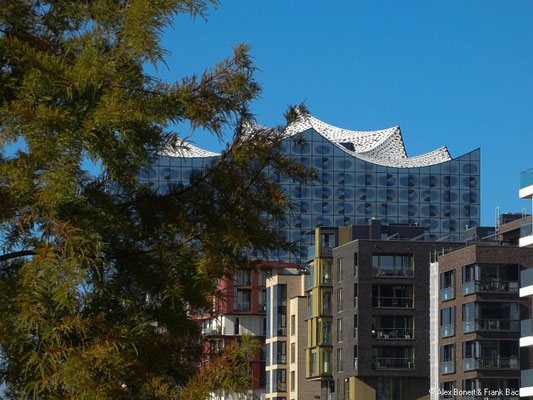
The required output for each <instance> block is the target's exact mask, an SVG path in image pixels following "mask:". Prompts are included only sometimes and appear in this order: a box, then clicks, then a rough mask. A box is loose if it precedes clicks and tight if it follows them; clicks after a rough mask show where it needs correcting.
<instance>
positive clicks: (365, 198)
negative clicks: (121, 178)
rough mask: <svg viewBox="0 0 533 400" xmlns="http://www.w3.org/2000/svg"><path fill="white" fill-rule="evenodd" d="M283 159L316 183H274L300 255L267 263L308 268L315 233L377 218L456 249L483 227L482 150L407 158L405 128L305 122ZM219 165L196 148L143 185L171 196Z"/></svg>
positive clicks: (275, 256) (284, 229) (164, 159)
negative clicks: (310, 173)
mask: <svg viewBox="0 0 533 400" xmlns="http://www.w3.org/2000/svg"><path fill="white" fill-rule="evenodd" d="M282 151H283V153H284V154H285V155H288V156H290V157H292V158H293V159H294V160H295V161H299V162H302V163H303V164H305V165H306V166H308V167H313V168H315V170H316V172H317V177H318V179H317V181H316V182H313V183H312V184H309V185H298V184H296V183H295V182H292V181H290V180H287V179H283V178H280V177H274V178H275V179H276V180H277V181H278V182H279V183H280V184H281V186H282V187H283V189H284V190H285V192H286V193H287V195H288V196H289V197H290V199H291V200H292V203H293V205H294V207H295V212H293V213H291V215H289V216H287V220H286V222H285V223H283V224H280V225H279V226H278V229H279V232H280V234H282V235H283V236H285V237H287V238H288V239H290V240H291V241H295V242H296V243H298V245H299V247H298V251H297V253H296V254H292V253H289V252H285V251H283V250H278V251H275V252H273V253H271V254H268V255H260V257H262V258H266V257H268V258H269V259H270V260H273V261H282V262H287V261H295V262H303V261H304V260H305V258H306V256H307V248H308V246H310V245H311V244H312V238H311V237H310V236H309V235H306V234H305V233H306V232H307V231H309V230H310V229H314V228H315V227H317V226H346V225H354V224H355V225H364V224H366V223H367V222H368V220H369V219H371V218H377V219H379V220H381V221H382V223H384V224H387V223H390V224H393V223H399V224H418V225H420V226H422V227H424V228H426V229H427V231H428V234H429V237H428V239H429V240H437V239H441V240H450V241H453V240H458V239H459V236H460V235H461V233H463V232H465V230H466V229H467V227H472V226H478V225H479V221H480V210H479V207H480V180H479V176H480V151H479V149H477V150H474V151H472V152H470V153H467V154H465V155H463V156H460V157H458V158H453V159H452V157H451V156H450V153H449V152H448V150H447V148H446V147H442V148H439V149H437V150H435V151H432V152H430V153H427V154H423V155H419V156H414V157H408V156H407V153H406V150H405V147H404V144H403V139H402V134H401V131H400V128H399V127H394V128H389V129H385V130H378V131H352V130H347V129H341V128H336V127H333V126H331V125H328V124H326V123H324V122H321V121H319V120H317V119H316V118H314V117H311V116H307V117H302V120H301V121H300V122H297V123H294V124H292V125H291V126H290V127H289V128H288V129H287V130H286V138H285V139H284V141H283V146H282ZM216 157H218V154H216V153H213V152H209V151H205V150H202V149H199V148H197V147H194V146H192V145H190V146H189V148H188V149H184V150H183V151H180V152H179V153H175V152H172V151H170V150H169V151H167V152H166V153H164V155H162V156H161V157H160V158H159V159H158V160H157V162H156V163H155V164H154V165H153V166H152V167H151V168H148V169H146V170H145V171H144V172H143V173H142V175H141V177H140V179H141V181H143V182H150V183H152V184H153V185H155V186H156V187H157V188H158V189H159V190H160V191H161V192H165V191H167V190H168V188H169V186H170V185H173V184H174V183H176V182H183V183H187V182H188V181H189V176H190V173H191V171H192V170H194V169H201V168H203V167H205V166H206V165H209V164H210V163H211V162H212V161H213V160H214V159H216Z"/></svg>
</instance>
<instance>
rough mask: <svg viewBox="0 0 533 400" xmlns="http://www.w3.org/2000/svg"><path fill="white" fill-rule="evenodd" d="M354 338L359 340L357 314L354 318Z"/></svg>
mask: <svg viewBox="0 0 533 400" xmlns="http://www.w3.org/2000/svg"><path fill="white" fill-rule="evenodd" d="M353 337H354V338H355V339H356V338H357V314H355V315H354V316H353Z"/></svg>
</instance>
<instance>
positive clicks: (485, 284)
mask: <svg viewBox="0 0 533 400" xmlns="http://www.w3.org/2000/svg"><path fill="white" fill-rule="evenodd" d="M516 292H518V282H507V281H500V280H491V281H489V280H483V281H480V280H476V281H470V282H464V283H463V295H468V294H472V293H516Z"/></svg>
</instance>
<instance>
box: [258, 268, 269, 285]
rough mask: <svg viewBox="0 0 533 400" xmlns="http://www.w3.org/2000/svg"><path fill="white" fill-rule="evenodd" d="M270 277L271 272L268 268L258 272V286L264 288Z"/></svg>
mask: <svg viewBox="0 0 533 400" xmlns="http://www.w3.org/2000/svg"><path fill="white" fill-rule="evenodd" d="M270 276H272V270H271V269H270V268H265V269H260V270H259V286H266V280H267V278H268V277H270Z"/></svg>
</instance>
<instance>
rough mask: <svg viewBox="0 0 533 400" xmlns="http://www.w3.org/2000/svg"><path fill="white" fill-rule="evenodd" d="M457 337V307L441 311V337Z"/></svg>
mask: <svg viewBox="0 0 533 400" xmlns="http://www.w3.org/2000/svg"><path fill="white" fill-rule="evenodd" d="M453 335H455V306H453V307H447V308H443V309H442V310H440V337H448V336H453Z"/></svg>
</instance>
